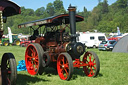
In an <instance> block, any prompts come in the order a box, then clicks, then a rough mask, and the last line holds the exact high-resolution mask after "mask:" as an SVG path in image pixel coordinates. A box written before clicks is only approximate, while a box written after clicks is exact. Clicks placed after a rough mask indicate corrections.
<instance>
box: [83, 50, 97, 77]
mask: <svg viewBox="0 0 128 85" xmlns="http://www.w3.org/2000/svg"><path fill="white" fill-rule="evenodd" d="M83 62H84V63H86V64H88V66H83V70H84V73H85V74H86V75H87V76H88V77H92V76H94V75H95V73H96V70H97V68H96V61H95V57H94V55H93V54H92V53H90V52H86V53H85V55H84V57H83Z"/></svg>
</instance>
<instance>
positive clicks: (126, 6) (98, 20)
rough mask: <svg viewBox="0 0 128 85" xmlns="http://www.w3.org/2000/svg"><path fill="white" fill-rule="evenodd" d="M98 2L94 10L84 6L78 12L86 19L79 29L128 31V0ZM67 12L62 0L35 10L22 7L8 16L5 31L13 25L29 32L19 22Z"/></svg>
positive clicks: (56, 0) (17, 30)
mask: <svg viewBox="0 0 128 85" xmlns="http://www.w3.org/2000/svg"><path fill="white" fill-rule="evenodd" d="M98 2H99V3H98V5H97V6H96V7H94V8H93V10H92V11H88V10H87V9H86V7H83V11H82V12H79V11H77V12H76V13H77V14H79V15H81V16H83V17H84V21H82V22H79V23H77V26H76V27H77V31H94V30H98V31H99V32H116V29H117V27H119V28H120V30H121V32H128V0H117V1H116V2H115V3H113V4H112V5H108V1H107V0H103V2H101V0H98ZM66 9H67V8H66ZM66 12H67V10H65V9H64V6H63V1H62V0H55V1H54V2H53V3H48V4H47V6H46V8H45V7H40V8H38V9H37V10H35V11H34V10H33V9H26V8H25V7H21V14H19V15H16V16H12V17H8V19H7V23H5V24H4V33H5V34H7V27H11V29H12V32H13V33H23V34H29V29H28V28H21V29H18V24H21V23H24V22H29V21H33V20H38V19H43V18H46V17H49V16H54V15H58V14H62V13H66ZM67 13H68V12H67Z"/></svg>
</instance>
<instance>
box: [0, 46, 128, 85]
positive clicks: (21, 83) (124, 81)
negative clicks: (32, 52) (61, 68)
mask: <svg viewBox="0 0 128 85" xmlns="http://www.w3.org/2000/svg"><path fill="white" fill-rule="evenodd" d="M25 49H26V48H25V47H18V46H7V47H4V46H0V60H1V57H2V55H3V54H4V53H5V52H11V53H13V54H14V56H15V58H16V61H17V64H18V61H20V60H24V55H25ZM88 50H91V51H95V52H96V53H97V55H98V56H99V60H100V73H99V75H98V76H97V77H96V78H90V77H87V76H85V75H84V73H83V72H82V68H80V69H75V70H74V74H73V76H72V78H71V80H70V81H63V80H61V79H60V78H59V76H58V74H57V72H56V71H55V70H54V69H52V68H47V69H46V70H45V72H44V73H43V74H42V75H36V76H31V75H29V74H28V73H27V71H20V72H18V78H17V85H128V54H127V53H112V52H110V51H109V52H107V51H98V49H88Z"/></svg>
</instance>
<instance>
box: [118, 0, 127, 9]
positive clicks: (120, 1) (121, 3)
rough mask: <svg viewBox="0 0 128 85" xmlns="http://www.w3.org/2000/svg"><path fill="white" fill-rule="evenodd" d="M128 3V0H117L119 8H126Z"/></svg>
mask: <svg viewBox="0 0 128 85" xmlns="http://www.w3.org/2000/svg"><path fill="white" fill-rule="evenodd" d="M127 5H128V0H117V6H118V7H119V8H125V7H127Z"/></svg>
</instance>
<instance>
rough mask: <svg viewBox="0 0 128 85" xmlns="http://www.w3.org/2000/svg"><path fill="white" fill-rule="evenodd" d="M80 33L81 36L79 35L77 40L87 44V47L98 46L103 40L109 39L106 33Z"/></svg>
mask: <svg viewBox="0 0 128 85" xmlns="http://www.w3.org/2000/svg"><path fill="white" fill-rule="evenodd" d="M77 34H78V33H77ZM79 34H80V36H79V37H77V42H81V43H83V44H85V46H86V47H93V48H96V47H98V46H99V44H100V43H101V42H102V41H107V38H106V36H105V33H88V32H87V33H86V32H79Z"/></svg>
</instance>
